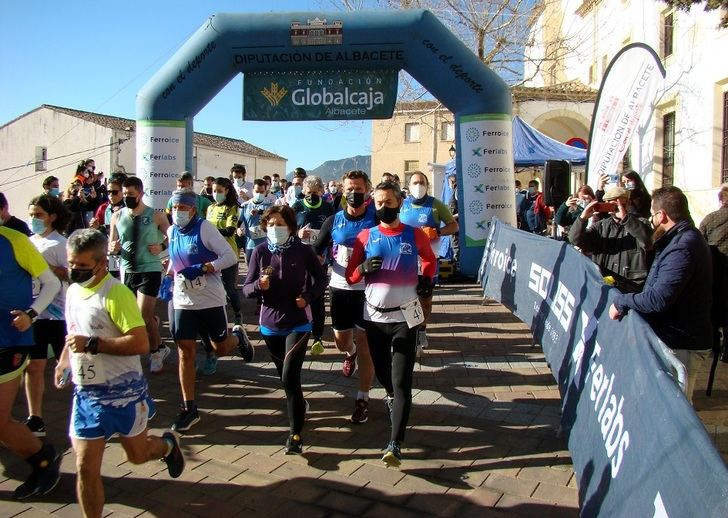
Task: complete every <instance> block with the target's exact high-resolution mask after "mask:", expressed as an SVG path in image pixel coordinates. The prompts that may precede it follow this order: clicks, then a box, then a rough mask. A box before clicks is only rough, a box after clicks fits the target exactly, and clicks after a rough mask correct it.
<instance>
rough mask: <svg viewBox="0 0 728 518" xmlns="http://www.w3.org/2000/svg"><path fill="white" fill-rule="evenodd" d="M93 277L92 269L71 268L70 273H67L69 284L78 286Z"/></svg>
mask: <svg viewBox="0 0 728 518" xmlns="http://www.w3.org/2000/svg"><path fill="white" fill-rule="evenodd" d="M93 276H94V269H93V268H71V270H70V272H69V273H68V278H69V279H70V280H71V282H77V283H79V284H83V283H84V282H88V281H89V280H91V278H92V277H93Z"/></svg>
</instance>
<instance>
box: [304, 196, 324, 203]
mask: <svg viewBox="0 0 728 518" xmlns="http://www.w3.org/2000/svg"><path fill="white" fill-rule="evenodd" d="M306 201H307V202H308V204H309V205H318V203H319V202H320V201H321V196H319V195H318V194H309V195H308V196H306Z"/></svg>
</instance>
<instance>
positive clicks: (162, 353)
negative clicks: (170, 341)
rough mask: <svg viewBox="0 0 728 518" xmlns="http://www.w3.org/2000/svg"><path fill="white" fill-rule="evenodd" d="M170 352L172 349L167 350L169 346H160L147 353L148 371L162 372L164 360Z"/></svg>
mask: <svg viewBox="0 0 728 518" xmlns="http://www.w3.org/2000/svg"><path fill="white" fill-rule="evenodd" d="M171 352H172V351H170V350H169V347H167V346H162V347H160V348H159V349H157V350H156V351H154V352H153V353H151V354H150V355H149V372H152V373H154V374H156V373H158V372H162V369H163V368H164V360H165V358H167V356H169V354H170V353H171Z"/></svg>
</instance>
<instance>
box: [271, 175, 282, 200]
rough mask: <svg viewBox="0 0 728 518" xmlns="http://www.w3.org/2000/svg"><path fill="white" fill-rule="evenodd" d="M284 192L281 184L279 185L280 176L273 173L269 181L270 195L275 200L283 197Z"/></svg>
mask: <svg viewBox="0 0 728 518" xmlns="http://www.w3.org/2000/svg"><path fill="white" fill-rule="evenodd" d="M284 192H285V191H284V190H283V184H282V183H281V175H279V174H278V173H275V174H274V175H273V177H272V178H271V181H270V193H271V194H272V195H273V196H274V197H275V199H276V200H277V199H279V198H281V197H282V196H283V193H284Z"/></svg>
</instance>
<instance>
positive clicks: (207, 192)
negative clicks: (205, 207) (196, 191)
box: [200, 176, 215, 203]
mask: <svg viewBox="0 0 728 518" xmlns="http://www.w3.org/2000/svg"><path fill="white" fill-rule="evenodd" d="M214 183H215V177H214V176H206V177H205V184H204V186H203V187H202V190H201V191H200V196H202V197H203V198H205V199H207V200H210V203H214V202H215V197H214V194H213V192H212V191H213V185H212V184H214Z"/></svg>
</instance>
